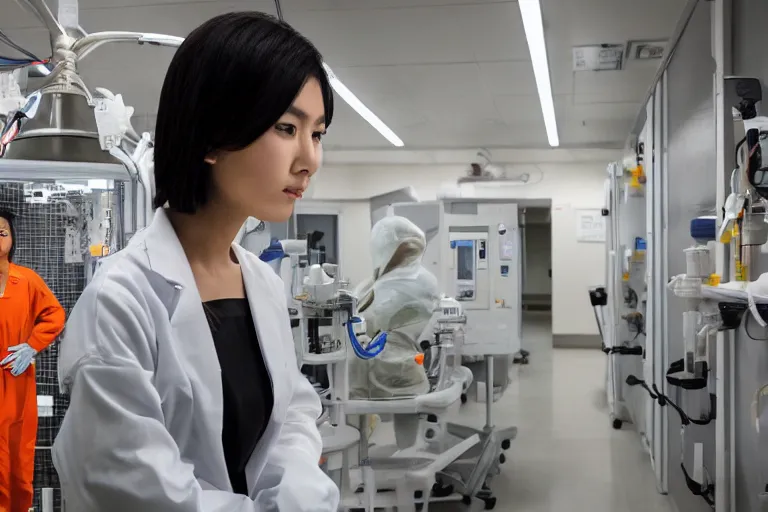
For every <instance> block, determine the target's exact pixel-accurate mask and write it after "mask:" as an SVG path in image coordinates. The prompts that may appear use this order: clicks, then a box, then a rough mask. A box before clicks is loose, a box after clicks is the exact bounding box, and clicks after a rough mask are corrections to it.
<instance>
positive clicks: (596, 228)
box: [576, 209, 605, 243]
mask: <svg viewBox="0 0 768 512" xmlns="http://www.w3.org/2000/svg"><path fill="white" fill-rule="evenodd" d="M576 241H577V242H583V243H599V242H605V217H603V213H602V211H601V210H598V209H595V210H576Z"/></svg>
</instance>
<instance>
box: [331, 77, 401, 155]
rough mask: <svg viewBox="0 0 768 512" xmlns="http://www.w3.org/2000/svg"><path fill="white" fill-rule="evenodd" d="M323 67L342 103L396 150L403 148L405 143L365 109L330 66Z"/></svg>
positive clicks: (369, 110)
mask: <svg viewBox="0 0 768 512" xmlns="http://www.w3.org/2000/svg"><path fill="white" fill-rule="evenodd" d="M323 67H324V68H325V72H326V73H328V79H329V80H330V82H331V87H333V90H334V91H336V92H337V93H338V95H339V96H341V97H342V99H343V100H344V101H346V102H347V104H348V105H349V106H350V107H352V108H353V109H355V112H357V113H358V114H360V116H361V117H362V118H363V119H365V120H366V121H368V124H370V125H371V126H373V127H374V128H376V130H377V131H378V132H379V133H380V134H382V135H383V136H384V138H385V139H387V140H388V141H389V142H391V143H392V145H394V146H397V147H398V148H401V147H403V146H405V143H403V141H402V140H401V139H400V137H398V136H397V135H395V132H393V131H392V130H391V129H390V128H389V126H387V125H386V124H384V121H382V120H381V119H379V118H378V116H377V115H376V114H374V113H373V112H371V109H369V108H368V107H366V106H365V105H364V104H363V102H362V101H360V99H359V98H358V97H357V96H355V94H354V93H353V92H352V91H350V90H349V89H348V88H347V86H346V85H344V84H343V83H342V82H341V80H339V78H338V77H337V76H336V74H335V73H334V72H333V70H331V68H330V66H328V64H325V63H323Z"/></svg>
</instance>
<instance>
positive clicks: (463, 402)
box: [461, 393, 468, 404]
mask: <svg viewBox="0 0 768 512" xmlns="http://www.w3.org/2000/svg"><path fill="white" fill-rule="evenodd" d="M467 400H468V398H467V394H466V393H462V394H461V403H462V404H465V403H467Z"/></svg>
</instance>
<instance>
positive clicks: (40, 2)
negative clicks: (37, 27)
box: [16, 0, 67, 41]
mask: <svg viewBox="0 0 768 512" xmlns="http://www.w3.org/2000/svg"><path fill="white" fill-rule="evenodd" d="M16 3H18V4H19V5H20V6H21V7H23V8H24V9H26V10H27V11H29V12H31V13H32V14H34V15H35V16H37V18H38V19H39V20H40V21H42V22H43V25H45V28H47V29H48V32H50V34H51V41H53V40H55V39H56V38H57V37H58V36H61V35H66V34H67V33H66V31H65V30H64V29H63V28H62V26H61V25H59V22H58V21H56V17H55V16H54V15H53V13H52V12H51V10H50V9H49V8H48V5H47V4H46V3H45V0H16Z"/></svg>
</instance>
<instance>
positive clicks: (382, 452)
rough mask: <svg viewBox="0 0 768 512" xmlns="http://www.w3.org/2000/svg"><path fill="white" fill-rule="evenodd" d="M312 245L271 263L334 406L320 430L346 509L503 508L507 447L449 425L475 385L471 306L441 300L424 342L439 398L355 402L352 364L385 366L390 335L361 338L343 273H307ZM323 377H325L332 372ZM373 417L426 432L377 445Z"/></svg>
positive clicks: (281, 250)
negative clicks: (410, 422)
mask: <svg viewBox="0 0 768 512" xmlns="http://www.w3.org/2000/svg"><path fill="white" fill-rule="evenodd" d="M302 242H303V241H299V240H290V241H282V242H276V243H273V244H272V246H271V247H270V249H268V250H266V251H264V252H263V253H262V255H261V258H262V260H265V261H268V262H270V263H271V264H272V266H273V268H275V270H276V271H278V269H279V272H280V275H281V276H282V277H283V279H284V280H285V282H286V287H287V289H288V290H290V295H289V297H290V300H289V302H290V304H289V309H290V310H291V317H292V320H293V324H294V326H295V327H296V329H295V330H294V333H295V335H296V338H295V339H296V342H297V352H298V353H299V354H300V356H301V358H300V360H301V363H300V364H302V365H303V366H304V371H305V372H309V373H311V374H314V377H315V378H314V379H313V380H314V381H315V383H316V384H315V385H316V389H317V390H318V394H319V395H320V396H321V399H322V401H323V403H324V406H325V413H324V415H323V418H321V421H320V422H319V429H320V432H321V434H322V437H323V444H324V459H323V461H322V463H323V465H324V468H325V469H326V471H327V472H328V474H329V475H330V476H331V477H332V478H334V480H335V481H336V482H337V484H338V485H339V487H340V489H341V490H342V505H341V508H342V509H343V510H354V509H363V510H366V511H373V510H380V509H385V510H390V509H392V508H396V509H397V510H398V512H400V511H406V512H407V511H411V510H413V511H415V510H428V507H429V504H430V503H434V502H436V501H451V500H462V501H465V502H467V503H469V502H471V501H472V498H473V497H476V498H479V499H481V500H482V501H483V502H484V505H485V508H486V509H487V510H490V509H491V508H493V507H494V506H495V504H496V500H495V499H494V498H493V497H492V496H491V495H490V491H489V490H488V488H487V486H486V484H487V482H488V478H489V476H491V475H492V474H494V473H495V472H497V470H498V461H499V457H500V452H501V447H500V446H501V443H500V442H496V440H495V434H494V433H491V434H490V435H489V434H488V433H486V432H485V431H479V430H476V429H468V428H466V427H463V426H460V425H454V424H451V423H448V422H447V420H446V415H447V410H448V408H449V407H450V406H451V405H452V404H454V403H457V402H458V401H459V399H460V397H461V396H462V394H463V393H464V392H465V391H466V387H467V386H468V385H469V384H471V380H472V376H471V372H469V371H468V369H466V368H463V367H461V366H460V358H461V351H462V347H463V340H464V336H463V325H464V324H465V317H464V315H463V314H462V309H461V305H460V304H459V303H458V302H457V301H455V300H453V299H448V298H443V299H442V300H440V301H439V303H438V304H436V309H435V312H434V314H433V319H432V321H431V322H430V323H429V325H428V326H427V327H426V328H425V330H424V333H423V334H422V335H421V336H420V339H422V340H424V342H423V343H424V346H423V349H424V360H423V365H424V367H425V372H427V375H428V378H429V381H430V384H431V385H430V392H429V393H426V394H424V395H419V396H407V397H401V398H400V397H399V398H395V399H387V400H376V399H371V400H350V399H349V375H348V373H349V370H348V359H347V358H348V357H350V358H351V357H359V358H362V359H366V358H373V357H376V356H377V355H378V354H379V353H380V352H381V350H383V348H384V344H383V343H381V342H382V338H381V336H380V335H377V336H376V337H375V338H374V339H373V340H370V339H368V338H366V337H365V336H364V335H363V334H361V333H364V332H365V327H364V325H362V322H360V321H358V319H357V317H356V316H355V314H356V309H357V303H356V298H355V297H353V296H352V295H351V294H349V293H348V292H347V291H346V283H345V282H344V281H343V280H342V279H341V278H340V276H339V271H338V268H336V267H335V266H325V267H321V266H319V265H312V266H311V267H309V268H307V267H305V266H304V267H302V265H301V264H300V263H299V260H300V256H301V255H302V254H305V253H306V245H305V244H303V245H302ZM297 283H301V284H298V285H297ZM324 318H326V319H328V318H329V319H330V320H331V325H330V326H328V325H325V326H319V325H313V324H317V323H318V322H319V321H320V320H321V319H324ZM314 368H325V369H326V373H325V374H324V375H323V374H322V371H321V372H319V373H318V372H315V371H314V370H313V369H314ZM372 414H397V415H406V416H414V418H416V419H417V423H418V428H416V429H415V430H414V431H413V438H412V439H410V441H409V442H408V443H406V444H407V446H401V444H402V443H400V442H399V441H398V444H397V445H391V446H390V445H377V446H372V445H370V443H369V439H368V434H369V432H370V424H369V420H370V418H371V415H372ZM350 415H355V416H357V417H358V418H359V427H360V428H359V430H358V429H356V428H353V427H351V426H349V425H347V424H346V423H347V420H348V419H350ZM361 434H362V435H361ZM510 440H511V439H510ZM508 442H509V441H508ZM369 448H371V449H370V450H369ZM354 460H357V461H359V463H355V462H353V461H354ZM355 476H357V478H355ZM358 491H361V492H358Z"/></svg>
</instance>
